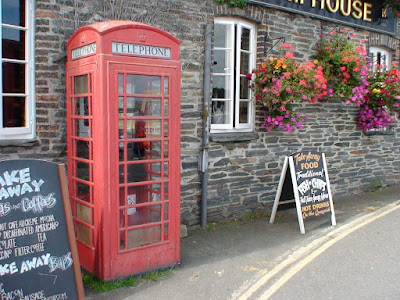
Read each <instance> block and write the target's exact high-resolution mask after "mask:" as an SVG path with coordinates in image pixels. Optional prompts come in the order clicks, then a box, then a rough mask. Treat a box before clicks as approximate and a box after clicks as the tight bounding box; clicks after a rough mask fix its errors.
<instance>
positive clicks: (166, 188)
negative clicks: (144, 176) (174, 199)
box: [164, 182, 169, 200]
mask: <svg viewBox="0 0 400 300" xmlns="http://www.w3.org/2000/svg"><path fill="white" fill-rule="evenodd" d="M168 198H169V197H168V182H164V200H168Z"/></svg>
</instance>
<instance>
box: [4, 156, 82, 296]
mask: <svg viewBox="0 0 400 300" xmlns="http://www.w3.org/2000/svg"><path fill="white" fill-rule="evenodd" d="M3 299H16V300H18V299H46V300H53V299H54V300H56V299H57V300H60V299H73V300H75V299H84V293H83V287H82V280H81V274H80V266H79V261H78V255H77V250H76V244H75V238H74V234H73V230H72V217H71V211H70V207H69V200H68V192H67V183H66V176H65V168H64V166H63V165H58V164H54V163H50V162H46V161H40V160H9V161H2V162H0V300H3Z"/></svg>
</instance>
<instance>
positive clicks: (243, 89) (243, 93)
mask: <svg viewBox="0 0 400 300" xmlns="http://www.w3.org/2000/svg"><path fill="white" fill-rule="evenodd" d="M249 83H250V81H248V80H247V79H246V77H244V76H240V99H250V89H249Z"/></svg>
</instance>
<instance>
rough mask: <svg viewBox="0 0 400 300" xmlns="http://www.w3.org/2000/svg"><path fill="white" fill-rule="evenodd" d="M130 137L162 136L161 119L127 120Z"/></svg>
mask: <svg viewBox="0 0 400 300" xmlns="http://www.w3.org/2000/svg"><path fill="white" fill-rule="evenodd" d="M126 123H127V125H126V126H127V135H128V139H142V138H159V137H161V121H160V120H127V121H126Z"/></svg>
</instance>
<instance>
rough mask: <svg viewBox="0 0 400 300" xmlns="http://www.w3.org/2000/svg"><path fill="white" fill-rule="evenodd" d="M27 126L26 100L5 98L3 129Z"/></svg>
mask: <svg viewBox="0 0 400 300" xmlns="http://www.w3.org/2000/svg"><path fill="white" fill-rule="evenodd" d="M25 126H26V120H25V98H23V97H3V128H7V127H25Z"/></svg>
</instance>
